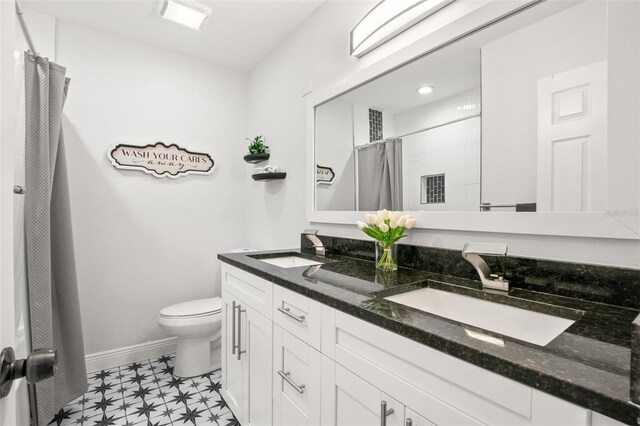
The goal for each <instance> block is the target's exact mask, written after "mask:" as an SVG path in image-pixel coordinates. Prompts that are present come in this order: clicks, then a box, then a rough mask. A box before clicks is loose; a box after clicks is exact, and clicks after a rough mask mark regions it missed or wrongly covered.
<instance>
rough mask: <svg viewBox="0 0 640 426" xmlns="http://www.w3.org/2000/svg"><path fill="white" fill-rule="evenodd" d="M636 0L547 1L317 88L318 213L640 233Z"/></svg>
mask: <svg viewBox="0 0 640 426" xmlns="http://www.w3.org/2000/svg"><path fill="white" fill-rule="evenodd" d="M634 3H635V2H620V1H605V0H601V1H600V0H598V1H574V2H569V1H566V2H561V1H553V0H548V1H546V2H538V3H536V4H534V5H529V6H528V7H525V8H521V9H519V10H514V11H513V12H512V13H511V14H509V16H507V17H502V18H501V19H497V20H495V22H492V23H490V24H487V23H484V24H483V23H482V22H476V25H477V28H476V29H475V30H473V31H469V34H468V35H465V36H464V37H459V38H458V39H456V40H455V41H451V40H450V41H448V42H446V43H443V44H441V45H440V46H435V47H434V49H432V51H431V52H429V53H428V54H425V55H422V56H418V57H416V58H414V59H412V60H411V61H408V63H404V64H402V65H400V66H393V65H391V67H390V68H389V69H387V70H384V71H383V72H381V73H380V75H378V76H374V78H370V77H369V76H367V75H366V74H367V73H366V72H364V73H361V74H362V76H360V77H359V76H354V77H352V79H351V83H352V86H353V87H351V88H346V90H342V91H341V92H340V93H331V90H328V91H325V92H324V93H325V95H324V97H325V99H322V97H323V94H322V93H320V94H317V95H316V96H315V97H312V99H311V100H310V104H309V114H308V117H309V118H308V119H309V120H310V123H309V128H310V131H309V134H310V136H309V137H310V147H311V150H312V155H311V157H312V158H311V162H312V163H311V164H310V166H311V168H312V169H313V172H312V173H313V175H314V176H313V178H312V179H313V182H311V179H310V186H311V189H312V197H311V198H312V199H311V200H310V205H309V216H310V217H309V219H310V220H311V221H316V222H333V223H353V220H354V219H355V218H357V217H360V216H362V213H361V212H364V211H373V210H379V209H382V208H386V209H389V210H402V211H411V212H415V213H416V214H417V215H418V217H419V221H418V222H419V223H420V222H422V223H423V226H425V227H435V228H449V229H463V230H477V231H483V230H486V231H492V232H518V233H536V234H552V235H572V236H597V237H610V238H639V236H638V205H639V203H640V174H639V172H638V169H639V167H638V166H639V165H640V149H639V148H638V146H639V145H640V127H639V126H640V124H639V122H640V119H639V118H640V33H639V32H638V28H639V27H640V8H639V7H638V5H637V4H634ZM634 35H635V37H634ZM630 36H631V37H630ZM391 62H393V61H391ZM364 79H367V80H366V81H365V80H364ZM343 88H344V83H342V85H341V86H339V88H337V89H335V90H334V92H335V91H336V90H341V89H343ZM326 93H328V94H329V95H328V97H327V95H326ZM327 171H329V173H330V176H331V179H326V175H327V173H328V172H327ZM323 176H324V177H323ZM420 218H422V220H420Z"/></svg>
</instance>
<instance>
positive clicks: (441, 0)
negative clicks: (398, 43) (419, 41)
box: [351, 0, 454, 58]
mask: <svg viewBox="0 0 640 426" xmlns="http://www.w3.org/2000/svg"><path fill="white" fill-rule="evenodd" d="M453 1H454V0H382V1H380V3H378V4H376V5H375V6H374V7H373V9H371V10H370V11H369V12H368V13H367V14H366V15H365V16H364V18H362V19H361V20H360V22H358V23H357V24H356V26H355V27H354V28H353V30H351V56H355V57H357V58H360V57H362V56H363V55H365V54H366V53H368V52H370V51H371V50H373V49H375V48H376V47H378V46H380V45H381V44H383V43H385V42H386V41H388V40H390V39H392V38H393V37H395V36H397V35H398V34H400V33H401V32H403V31H404V30H406V29H408V28H410V27H412V26H413V25H415V24H417V23H418V22H420V21H422V20H423V19H425V18H427V17H429V16H431V15H433V14H434V13H436V12H437V11H439V10H440V9H442V8H443V7H445V6H447V5H448V4H450V3H452V2H453Z"/></svg>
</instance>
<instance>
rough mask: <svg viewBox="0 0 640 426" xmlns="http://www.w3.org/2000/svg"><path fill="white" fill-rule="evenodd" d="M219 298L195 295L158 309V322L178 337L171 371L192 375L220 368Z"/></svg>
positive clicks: (181, 375) (182, 374) (186, 375)
mask: <svg viewBox="0 0 640 426" xmlns="http://www.w3.org/2000/svg"><path fill="white" fill-rule="evenodd" d="M221 312H222V300H221V299H220V298H219V297H214V298H211V299H198V300H192V301H189V302H184V303H178V304H176V305H171V306H168V307H166V308H164V309H162V310H161V311H160V314H159V315H158V325H159V326H160V328H162V329H163V330H164V331H166V332H167V333H169V334H171V335H172V336H176V337H177V338H178V342H177V348H176V359H175V366H174V369H173V374H174V375H175V376H178V377H195V376H200V375H203V374H206V373H208V372H210V371H213V370H216V369H218V368H220V336H221V333H220V328H221V323H222V313H221Z"/></svg>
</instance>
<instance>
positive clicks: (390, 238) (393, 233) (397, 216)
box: [356, 209, 416, 271]
mask: <svg viewBox="0 0 640 426" xmlns="http://www.w3.org/2000/svg"><path fill="white" fill-rule="evenodd" d="M415 223H416V220H415V219H414V218H412V217H411V216H409V215H408V214H406V215H402V212H390V211H388V210H387V209H384V210H380V211H378V213H377V214H371V213H367V214H366V215H365V222H361V221H358V222H356V224H357V225H358V228H359V229H360V230H361V231H362V232H364V233H365V234H367V235H368V236H370V237H372V238H374V239H376V240H377V241H378V245H379V247H378V246H376V269H382V270H386V271H395V270H396V269H398V265H397V264H396V261H395V259H394V257H395V256H394V254H393V251H392V249H393V248H394V247H395V246H394V244H395V243H396V242H398V241H399V240H400V239H402V238H404V237H406V236H407V235H406V234H405V232H404V231H405V230H406V229H411V228H413V225H415ZM379 249H382V253H381V255H378V250H379Z"/></svg>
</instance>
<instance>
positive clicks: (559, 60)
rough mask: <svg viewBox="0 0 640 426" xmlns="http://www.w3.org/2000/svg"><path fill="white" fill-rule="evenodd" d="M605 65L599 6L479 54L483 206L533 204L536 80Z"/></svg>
mask: <svg viewBox="0 0 640 426" xmlns="http://www.w3.org/2000/svg"><path fill="white" fill-rule="evenodd" d="M614 25H615V24H614ZM606 59H607V2H604V1H587V2H584V3H581V4H579V5H577V6H575V7H572V8H570V9H567V10H565V11H563V12H560V13H558V14H556V15H553V16H550V17H548V18H546V19H543V20H541V21H539V22H536V23H534V24H531V25H529V26H527V27H524V28H522V29H520V30H518V31H515V32H513V33H510V34H509V35H507V36H505V37H502V38H500V39H497V40H495V41H493V42H491V43H489V44H487V45H485V46H484V47H483V48H482V140H483V144H482V200H483V202H490V203H492V204H516V203H534V202H536V182H537V179H536V176H537V171H536V170H537V169H536V165H537V161H536V158H537V150H538V118H537V117H538V102H537V101H538V95H537V91H538V80H540V79H542V78H545V77H549V76H551V75H553V74H558V73H561V72H564V71H569V70H571V69H574V68H578V67H581V66H585V65H589V64H592V63H595V62H599V61H602V60H606ZM507 176H508V179H506V178H505V177H507Z"/></svg>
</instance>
